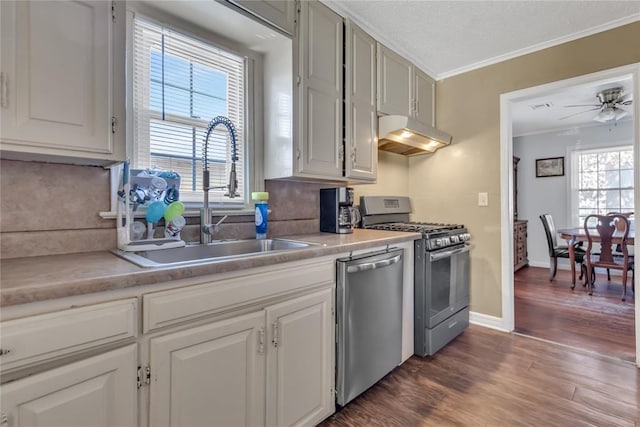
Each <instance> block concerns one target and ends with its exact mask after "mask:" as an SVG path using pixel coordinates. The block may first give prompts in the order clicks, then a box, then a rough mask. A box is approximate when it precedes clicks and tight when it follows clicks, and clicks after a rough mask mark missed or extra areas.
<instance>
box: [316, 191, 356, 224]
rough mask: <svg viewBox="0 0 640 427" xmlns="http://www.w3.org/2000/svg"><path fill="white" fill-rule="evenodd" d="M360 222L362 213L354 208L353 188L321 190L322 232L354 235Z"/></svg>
mask: <svg viewBox="0 0 640 427" xmlns="http://www.w3.org/2000/svg"><path fill="white" fill-rule="evenodd" d="M359 221H360V212H358V210H357V209H356V208H354V207H353V188H350V187H337V188H322V189H320V231H323V232H325V233H339V234H346V233H353V229H354V228H355V227H356V225H357V224H358V222H359Z"/></svg>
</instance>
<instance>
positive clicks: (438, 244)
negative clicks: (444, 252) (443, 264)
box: [433, 239, 442, 248]
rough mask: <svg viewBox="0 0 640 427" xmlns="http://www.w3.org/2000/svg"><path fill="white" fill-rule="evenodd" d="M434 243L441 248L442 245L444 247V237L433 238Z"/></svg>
mask: <svg viewBox="0 0 640 427" xmlns="http://www.w3.org/2000/svg"><path fill="white" fill-rule="evenodd" d="M433 245H434V246H435V247H436V248H440V247H442V239H434V240H433Z"/></svg>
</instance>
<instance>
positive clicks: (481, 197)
mask: <svg viewBox="0 0 640 427" xmlns="http://www.w3.org/2000/svg"><path fill="white" fill-rule="evenodd" d="M478 206H489V193H478Z"/></svg>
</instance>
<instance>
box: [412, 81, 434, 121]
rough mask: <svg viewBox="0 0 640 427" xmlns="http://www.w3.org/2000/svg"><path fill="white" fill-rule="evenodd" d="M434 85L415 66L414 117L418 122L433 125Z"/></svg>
mask: <svg viewBox="0 0 640 427" xmlns="http://www.w3.org/2000/svg"><path fill="white" fill-rule="evenodd" d="M435 85H436V82H435V80H433V79H432V78H431V77H429V76H428V75H427V74H425V73H424V72H422V71H421V70H419V69H418V68H415V86H416V92H415V104H414V108H415V110H414V113H415V119H416V120H417V121H419V122H420V123H424V124H427V125H430V126H435V125H436V123H435V114H434V113H435V109H434V107H435V96H434V95H435Z"/></svg>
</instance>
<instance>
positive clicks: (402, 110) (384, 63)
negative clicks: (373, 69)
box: [378, 44, 414, 116]
mask: <svg viewBox="0 0 640 427" xmlns="http://www.w3.org/2000/svg"><path fill="white" fill-rule="evenodd" d="M413 83H414V78H413V65H412V64H411V62H409V61H407V60H406V59H404V58H403V57H401V56H400V55H398V54H397V53H395V52H393V51H391V50H389V49H387V48H386V47H384V46H383V45H381V44H378V112H379V113H384V114H399V115H403V116H413V105H412V104H413V91H414V89H413Z"/></svg>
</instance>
